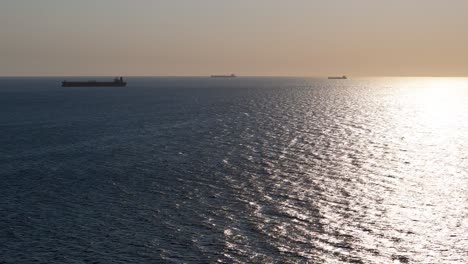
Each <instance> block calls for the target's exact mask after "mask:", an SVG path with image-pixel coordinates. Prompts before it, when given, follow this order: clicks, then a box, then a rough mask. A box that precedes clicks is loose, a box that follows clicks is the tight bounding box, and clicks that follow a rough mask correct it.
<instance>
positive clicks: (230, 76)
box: [211, 73, 237, 78]
mask: <svg viewBox="0 0 468 264" xmlns="http://www.w3.org/2000/svg"><path fill="white" fill-rule="evenodd" d="M236 77H237V76H236V75H235V74H234V73H233V74H231V75H211V78H236Z"/></svg>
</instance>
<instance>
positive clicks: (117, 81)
mask: <svg viewBox="0 0 468 264" xmlns="http://www.w3.org/2000/svg"><path fill="white" fill-rule="evenodd" d="M126 85H127V82H125V81H124V80H123V77H120V78H119V77H116V78H115V79H114V81H112V82H98V81H87V82H69V81H63V82H62V87H125V86H126Z"/></svg>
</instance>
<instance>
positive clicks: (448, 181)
mask: <svg viewBox="0 0 468 264" xmlns="http://www.w3.org/2000/svg"><path fill="white" fill-rule="evenodd" d="M68 79H70V78H68ZM86 79H89V78H85V79H84V80H86ZM104 79H106V80H107V79H109V78H104ZM98 80H103V79H101V78H98ZM61 81H62V78H0V263H2V264H6V263H8V264H10V263H217V262H219V263H468V79H463V78H458V79H457V78H374V79H350V80H325V79H308V78H235V79H210V78H188V77H187V78H128V79H127V81H128V83H129V85H128V86H127V87H120V88H119V87H108V88H106V87H101V88H89V87H88V88H62V87H60V82H61Z"/></svg>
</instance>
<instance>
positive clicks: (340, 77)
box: [328, 75, 348, 80]
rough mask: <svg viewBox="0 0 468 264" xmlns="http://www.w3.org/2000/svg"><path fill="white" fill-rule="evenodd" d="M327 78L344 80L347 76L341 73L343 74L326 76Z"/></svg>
mask: <svg viewBox="0 0 468 264" xmlns="http://www.w3.org/2000/svg"><path fill="white" fill-rule="evenodd" d="M328 79H329V80H346V79H348V77H346V75H343V76H332V77H328Z"/></svg>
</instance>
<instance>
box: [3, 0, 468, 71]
mask: <svg viewBox="0 0 468 264" xmlns="http://www.w3.org/2000/svg"><path fill="white" fill-rule="evenodd" d="M467 14H468V1H467V0H445V1H442V0H424V1H423V0H392V1H388V0H326V1H325V0H322V1H314V0H289V1H284V0H236V1H228V0H159V1H158V0H132V1H130V0H80V1H76V0H41V1H37V0H0V76H96V75H104V76H114V75H123V76H206V75H211V74H228V73H236V74H238V75H246V76H247V75H248V76H328V75H342V74H347V75H351V76H468V15H467Z"/></svg>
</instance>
